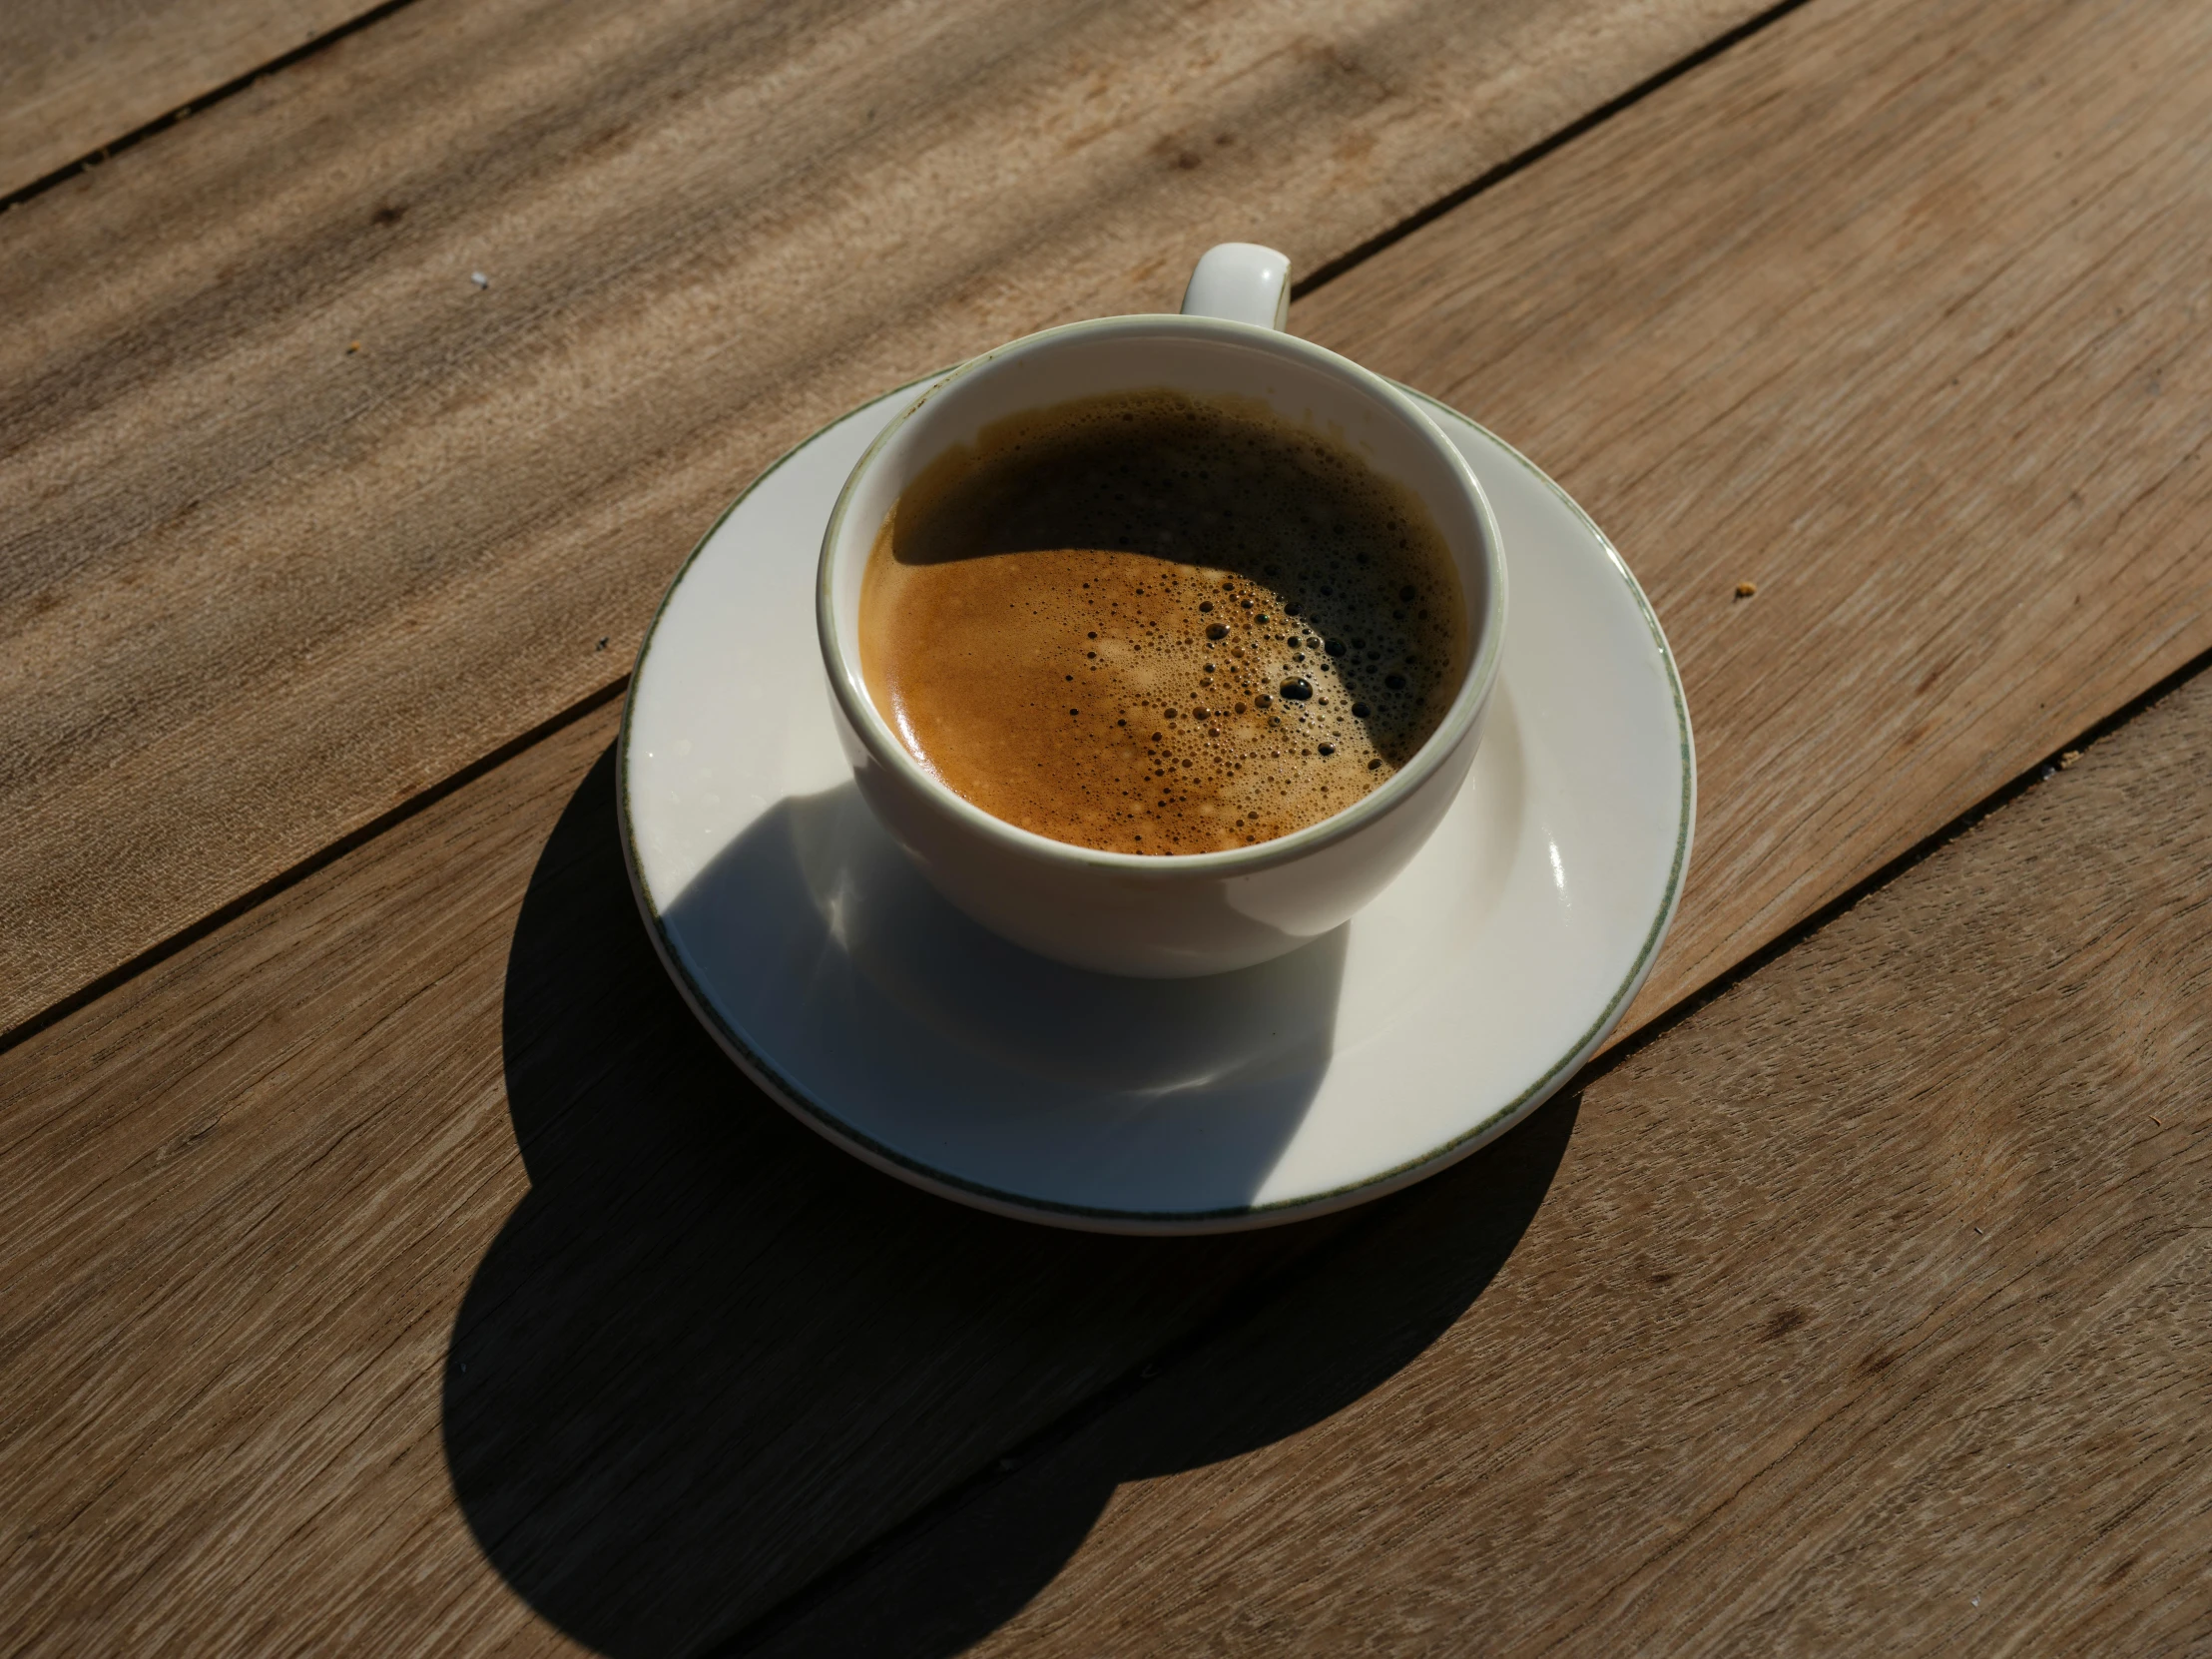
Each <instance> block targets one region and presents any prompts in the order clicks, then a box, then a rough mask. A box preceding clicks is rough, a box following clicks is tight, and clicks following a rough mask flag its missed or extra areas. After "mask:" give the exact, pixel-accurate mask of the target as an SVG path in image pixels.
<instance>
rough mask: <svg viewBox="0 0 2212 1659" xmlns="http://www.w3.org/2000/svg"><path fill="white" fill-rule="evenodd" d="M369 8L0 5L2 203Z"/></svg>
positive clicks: (272, 2)
mask: <svg viewBox="0 0 2212 1659" xmlns="http://www.w3.org/2000/svg"><path fill="white" fill-rule="evenodd" d="M367 9H368V0H245V3H244V4H241V3H240V0H8V4H7V5H6V6H4V7H0V196H8V195H11V194H13V193H14V192H16V191H19V190H21V189H22V188H23V187H24V186H26V185H29V184H33V183H35V182H36V181H38V180H40V179H43V178H45V177H46V176H47V175H48V174H49V173H52V172H53V171H54V170H55V169H57V168H62V167H67V166H68V165H69V164H70V163H71V162H75V161H79V160H83V159H86V158H90V157H93V156H95V155H96V154H97V153H98V152H99V151H100V149H101V148H102V146H104V145H108V144H112V143H114V142H115V141H116V140H117V139H120V138H123V137H125V136H126V135H128V134H131V133H134V132H137V131H138V130H139V129H140V128H141V127H144V126H145V125H147V123H149V122H153V121H159V120H161V119H162V118H163V117H164V116H168V117H171V118H173V119H174V118H175V117H176V116H177V115H178V113H179V112H180V111H186V110H189V109H190V108H191V106H192V104H193V102H194V101H195V100H196V99H199V98H201V97H204V96H205V95H206V94H208V93H210V92H213V91H214V90H215V89H216V88H218V87H222V86H226V85H228V84H229V83H230V82H232V81H235V80H237V79H238V78H239V77H240V76H241V75H249V74H252V73H253V72H254V70H256V69H257V68H259V67H260V66H261V65H263V64H266V63H268V62H269V61H270V60H271V59H273V58H280V57H282V56H283V55H284V54H285V53H287V52H293V51H296V50H298V49H299V48H300V47H301V46H303V45H305V44H306V43H307V42H308V41H310V40H312V39H314V38H315V37H316V36H317V35H322V34H327V33H328V32H329V31H330V30H332V29H334V28H336V27H337V26H338V25H339V24H341V23H345V22H347V21H349V20H350V19H351V18H353V17H355V16H356V15H358V14H359V13H361V12H364V11H366V10H367Z"/></svg>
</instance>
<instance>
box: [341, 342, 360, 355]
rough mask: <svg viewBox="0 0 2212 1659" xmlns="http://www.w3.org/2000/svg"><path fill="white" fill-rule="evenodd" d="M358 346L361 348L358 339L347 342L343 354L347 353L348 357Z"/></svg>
mask: <svg viewBox="0 0 2212 1659" xmlns="http://www.w3.org/2000/svg"><path fill="white" fill-rule="evenodd" d="M360 348H361V342H360V341H359V340H354V341H352V342H350V343H349V344H348V345H347V346H346V348H345V354H346V355H347V356H348V357H350V356H351V355H353V353H354V352H356V351H358V350H359V349H360Z"/></svg>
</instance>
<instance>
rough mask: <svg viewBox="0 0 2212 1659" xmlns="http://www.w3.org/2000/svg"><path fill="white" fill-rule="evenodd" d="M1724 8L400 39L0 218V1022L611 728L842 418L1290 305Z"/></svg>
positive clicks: (1325, 12)
mask: <svg viewBox="0 0 2212 1659" xmlns="http://www.w3.org/2000/svg"><path fill="white" fill-rule="evenodd" d="M1755 4H1756V0H1573V3H1572V4H1564V5H1562V4H1559V3H1557V0H1480V3H1478V4H1470V5H1460V6H1437V5H1433V4H1430V3H1428V0H1358V3H1356V4H1343V3H1337V0H1332V3H1328V4H1324V3H1322V0H1265V3H1262V4H1256V5H1238V6H1209V5H1203V4H1182V3H1174V0H1141V3H1124V4H1105V3H1103V0H1057V3H1055V4H1052V5H1043V6H1040V5H1035V4H1029V3H1026V0H1024V3H1018V4H1017V3H1015V0H961V3H959V4H956V5H943V4H935V5H924V4H920V3H918V0H912V3H904V4H898V5H893V6H888V7H884V6H875V5H858V4H850V3H846V0H809V3H807V4H805V5H801V6H792V5H768V4H765V3H755V4H751V5H746V6H732V5H730V4H728V3H727V0H652V3H650V4H642V5H630V6H616V7H604V6H602V7H578V6H573V5H569V4H566V3H565V0H416V3H415V4H412V5H409V6H408V7H406V8H405V9H404V10H402V11H401V12H399V13H397V14H396V15H394V16H391V17H389V18H387V19H385V20H384V21H382V22H380V23H378V24H376V25H375V26H374V27H372V28H369V29H365V30H363V31H361V32H360V33H359V34H357V35H352V36H349V37H347V38H346V39H344V40H341V41H338V42H336V43H334V44H333V45H331V46H330V47H329V48H328V49H326V50H322V51H318V52H316V53H315V54H313V55H312V56H311V57H309V58H308V59H306V60H304V61H302V62H301V63H299V64H297V65H295V66H294V67H293V68H291V69H289V70H287V71H285V72H284V73H282V74H280V75H276V76H272V77H271V78H269V79H268V80H267V81H265V82H263V83H261V84H259V85H256V86H253V87H250V88H248V89H246V90H245V91H243V92H241V93H240V94H238V95H237V96H235V97H233V98H231V99H229V100H226V101H225V102H224V103H223V104H221V105H220V106H218V107H217V108H215V109H212V110H210V111H208V112H207V113H206V114H205V115H204V116H199V117H195V118H194V119H193V120H191V121H189V122H186V123H185V124H184V125H182V126H180V127H177V128H174V129H171V130H167V131H165V132H163V133H162V134H160V135H159V136H158V138H157V139H156V140H154V141H150V142H148V143H146V144H142V145H139V146H137V147H135V148H134V149H132V150H131V151H129V152H127V153H126V154H123V155H121V156H119V157H117V158H116V159H115V160H114V161H113V162H112V163H110V164H109V165H108V166H106V167H103V168H101V169H99V170H97V171H96V172H95V173H93V174H90V175H87V176H85V177H84V178H82V179H80V180H75V181H72V182H70V183H69V184H67V185H64V186H62V187H59V188H57V189H55V190H53V191H50V192H48V193H46V194H44V195H42V196H40V197H38V198H37V199H35V200H33V201H31V202H29V203H27V204H25V205H23V206H21V207H19V208H18V209H17V210H16V211H15V212H14V213H12V214H10V215H8V216H6V218H5V220H4V221H0V293H5V294H6V295H8V296H9V310H10V326H9V327H8V328H7V329H6V330H0V386H4V387H6V388H7V390H6V393H5V397H4V399H0V499H5V500H6V501H7V502H8V503H9V512H8V514H7V515H6V518H5V520H4V521H0V819H4V820H5V821H6V822H7V823H8V824H9V826H10V828H11V833H10V834H9V835H8V836H6V837H4V838H0V893H4V894H6V899H5V905H6V908H5V912H4V917H0V919H4V923H5V925H0V1030H5V1029H7V1028H8V1027H10V1026H13V1025H14V1024H16V1023H17V1022H19V1021H21V1020H23V1019H24V1018H25V1017H27V1016H28V1015H31V1014H33V1013H35V1012H36V1011H38V1010H39V1009H41V1008H44V1007H46V1006H48V1005H49V1004H51V1003H52V1002H53V1001H55V1000H56V999H57V998H60V997H63V996H66V995H67V994H68V993H70V992H71V991H73V990H75V989H76V988H78V987H80V986H83V985H85V984H87V983H88V982H90V981H93V980H95V979H98V978H99V977H100V976H102V975H103V974H106V973H108V972H109V971H111V970H112V969H114V968H115V967H116V966H117V965H118V964H119V963H123V962H126V961H128V960H131V959H132V958H134V957H135V956H137V955H138V954H139V953H140V952H143V951H145V950H146V949H148V948H149V947H151V946H153V945H155V944H156V943H158V942H159V941H161V940H164V939H167V938H169V937H171V936H172V935H173V934H175V933H176V932H177V930H179V929H180V928H182V927H185V926H186V925H188V924H190V923H193V922H194V921H196V920H198V919H199V918H201V917H203V916H206V915H208V914H210V913H211V912H214V911H216V910H218V909H220V908H221V907H222V906H223V905H225V904H226V903H228V902H229V901H231V900H232V899H234V898H236V897H237V896H238V895H240V894H242V893H244V892H247V891H250V890H253V889H255V888H256V887H258V886H259V885H260V884H262V883H263V882H264V881H266V880H267V879H269V878H270V877H271V876H273V875H275V874H277V873H278V872H280V871H282V870H285V869H287V868H289V867H291V866H292V865H293V864H295V863H296V862H297V861H299V860H301V859H303V858H305V857H306V856H308V855H309V854H311V853H313V852H315V851H316V850H317V849H319V848H321V847H323V846H325V845H327V844H329V843H330V842H331V841H332V840H334V839H336V838H338V837H340V836H342V835H343V834H345V833H347V832H348V831H350V830H354V829H356V828H357V827H359V826H361V825H362V824H364V823H367V822H370V821H373V820H374V819H376V818H377V817H379V816H380V815H382V814H383V813H385V812H386V811H387V810H388V809H390V807H391V806H392V805H393V804H394V803H395V802H399V801H403V800H406V799H408V798H409V797H410V796H412V795H413V794H414V793H416V792H418V791H420V790H421V789H423V788H424V787H425V786H427V785H430V784H432V783H434V782H436V781H437V780H440V779H443V778H445V777H448V776H450V775H451V774H452V773H454V772H455V771H456V770H457V769H459V768H460V767H462V766H464V765H465V764H467V763H469V762H471V761H473V760H475V759H476V758H477V757H479V756H481V755H483V754H485V753H487V752H489V751H491V750H493V749H495V748H497V747H498V746H499V745H500V744H502V743H503V742H504V741H506V740H508V739H510V738H512V737H514V736H516V735H518V734H520V733H523V732H527V731H530V730H532V729H534V728H535V727H537V726H538V725H540V724H541V723H542V722H544V721H545V720H547V719H548V718H551V717H552V716H554V715H556V714H557V713H558V712H560V711H562V710H564V709H568V708H571V707H573V706H575V705H576V704H577V703H578V702H579V701H581V700H583V699H585V698H587V697H588V696H590V695H591V694H593V693H594V692H596V691H598V690H601V689H603V688H605V687H606V686H607V685H608V684H610V683H611V682H612V681H613V680H614V679H615V678H616V676H617V675H618V674H619V673H620V671H621V670H622V669H623V668H624V667H625V666H626V665H627V663H628V662H629V660H630V658H631V657H632V655H633V654H634V652H635V650H636V647H637V644H638V640H639V638H640V635H641V633H642V630H643V628H644V626H645V624H646V621H647V619H648V618H649V617H650V616H651V614H652V610H653V605H654V602H655V600H656V599H657V597H658V596H659V594H660V592H661V590H662V588H663V586H664V585H665V583H666V582H667V580H668V578H669V576H670V574H671V573H672V572H673V571H674V569H675V568H676V566H677V564H678V563H679V562H680V561H681V559H682V558H683V556H684V554H685V552H686V551H687V550H688V548H689V547H690V545H691V543H692V541H693V539H694V538H695V537H696V536H697V535H698V534H699V533H700V532H701V531H702V530H703V529H704V528H705V527H706V525H707V524H708V523H709V522H711V520H712V519H713V517H714V515H715V514H716V512H717V511H719V510H720V508H721V506H722V505H723V504H724V503H725V502H726V501H727V500H728V499H729V497H730V496H731V495H732V494H734V493H735V492H736V490H737V489H738V488H739V486H741V485H742V484H743V483H744V482H745V481H746V480H747V479H748V478H749V477H750V476H751V475H752V474H753V473H754V472H755V471H756V470H757V469H759V468H760V467H761V466H762V465H763V464H765V463H766V462H767V461H768V460H769V459H771V458H772V457H773V456H774V455H776V454H777V453H779V452H780V451H781V450H782V449H783V448H784V447H785V446H786V445H788V444H790V443H791V442H793V441H794V440H796V439H797V438H799V437H800V436H802V435H803V434H805V433H806V432H807V431H809V430H811V429H812V428H813V427H815V426H816V425H818V424H820V423H822V422H823V421H825V420H827V419H829V418H830V417H831V416H832V415H834V414H836V413H837V412H839V411H841V410H842V409H844V408H846V407H849V406H850V405H851V404H853V403H855V402H857V401H859V400H860V399H861V398H862V397H864V396H867V395H870V394H873V393H875V392H877V391H880V390H882V389H883V388H884V387H886V386H890V385H895V384H898V383H900V382H902V381H903V380H906V379H908V378H911V377H913V376H914V375H916V374H919V373H921V372H924V371H926V370H928V369H930V368H933V367H936V366H940V365H942V364H943V363H946V362H948V361H952V360H955V359H957V358H958V357H960V356H962V355H964V354H967V353H969V352H972V351H974V350H975V349H977V348H979V347H981V346H984V345H986V344H990V343H993V342H995V341H997V340H999V339H1001V338H1004V337H1006V336H1007V335H1010V334H1013V333H1017V332H1020V331H1022V330H1025V329H1029V328H1033V327H1036V326H1039V325H1041V324H1044V323H1049V322H1054V321H1058V320H1062V319H1065V318H1068V317H1073V316H1080V315H1084V314H1089V313H1094V312H1099V311H1113V310H1124V309H1129V308H1132V307H1136V308H1142V307H1159V306H1168V305H1172V304H1174V303H1175V301H1176V299H1177V296H1178V293H1179V291H1180V283H1181V280H1182V277H1183V275H1184V273H1185V272H1186V271H1187V270H1188V268H1189V266H1190V264H1191V261H1192V260H1193V259H1194V258H1195V256H1196V255H1197V253H1198V252H1199V251H1200V250H1202V249H1203V248H1204V247H1205V246H1206V245H1207V244H1208V243H1210V242H1212V241H1215V240H1219V239H1221V238H1224V237H1232V236H1251V237H1259V238H1263V239H1266V240H1270V241H1273V242H1276V243H1279V244H1280V245H1282V246H1283V247H1284V248H1285V249H1286V250H1288V251H1289V252H1290V253H1291V254H1292V255H1293V256H1294V257H1295V259H1296V261H1297V263H1298V266H1299V268H1300V269H1302V270H1311V269H1313V268H1315V267H1316V266H1317V265H1319V264H1320V263H1322V262H1324V261H1327V260H1330V259H1333V258H1336V257H1337V256H1340V255H1342V254H1344V253H1346V252H1347V251H1348V250H1351V249H1353V248H1356V247H1358V246H1360V245H1361V244H1362V243H1363V242H1365V241H1366V240H1368V239H1370V238H1372V237H1374V236H1376V235H1377V234H1378V233H1380V232H1383V230H1385V229H1386V228H1388V227H1389V226H1391V225H1393V224H1395V223H1397V222H1399V221H1400V220H1401V219H1402V218H1403V217H1404V216H1406V215H1407V214H1410V213H1412V212H1414V211H1416V210H1418V209H1419V208H1421V207H1422V206H1423V205H1425V204H1427V203H1429V202H1432V201H1434V200H1435V199H1437V198H1438V197H1439V196H1441V195H1443V194H1445V193H1447V192H1449V191H1450V190H1452V189H1454V188H1455V187H1457V186H1459V185H1461V184H1463V183H1464V182H1465V181H1466V180H1468V179H1470V178H1472V177H1474V176H1476V175H1478V174H1480V173H1481V172H1482V171H1483V170H1484V169H1486V168H1488V167H1490V166H1492V165H1494V164H1496V163H1498V162H1500V161H1502V160H1504V159H1505V158H1507V157H1510V156H1512V155H1514V154H1516V153H1517V152H1519V151H1521V150H1522V149H1524V148H1525V147H1527V146H1528V145H1530V144H1531V143H1533V142H1535V141H1537V140H1539V139H1541V138H1542V137H1544V136H1545V135H1546V134H1549V133H1551V132H1554V131H1556V130H1557V129H1559V128H1560V127H1562V126H1564V125H1566V124H1567V123H1569V122H1571V121H1573V120H1574V119H1575V118H1577V117H1579V116H1580V115H1582V114H1583V113H1585V112H1586V111H1588V110H1590V109H1591V108H1592V107H1594V106H1595V105H1597V104H1599V103H1601V102H1602V101H1604V100H1605V99H1607V98H1610V97H1612V96H1614V95H1616V94H1618V93H1620V92H1621V91H1623V90H1624V89H1625V88H1628V87H1630V86H1632V85H1633V84H1635V83H1636V82H1637V81H1639V80H1640V79H1641V78H1643V77H1645V76H1648V75H1650V74H1651V73H1652V72H1653V71H1655V70H1658V69H1660V68H1662V67H1663V66H1665V65H1667V64H1669V63H1671V62H1673V61H1674V60H1676V59H1677V58H1679V57H1680V56H1681V55H1683V54H1685V53H1687V52H1689V51H1692V50H1693V49H1695V48H1696V47H1698V46H1699V45H1701V44H1702V43H1703V42H1705V41H1707V40H1709V39H1710V38H1711V37H1712V36H1713V35H1714V34H1715V33H1716V32H1718V31H1719V30H1721V29H1723V28H1725V27H1726V26H1728V25H1730V24H1733V23H1735V22H1737V21H1739V20H1740V19H1742V18H1743V17H1744V16H1746V15H1748V14H1749V13H1750V12H1751V10H1752V9H1753V7H1754V5H1755ZM93 271H96V272H98V273H100V280H98V281H96V282H95V281H87V280H86V279H85V274H86V273H87V272H93ZM474 274H482V275H483V276H484V277H487V278H488V279H489V283H490V285H489V286H488V287H486V288H479V287H477V286H476V285H475V284H474V282H473V281H472V279H471V278H472V275H474ZM356 341H357V342H358V344H359V349H358V350H357V351H355V350H352V349H351V347H352V345H353V343H354V342H356ZM278 711H280V714H279V713H278Z"/></svg>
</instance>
